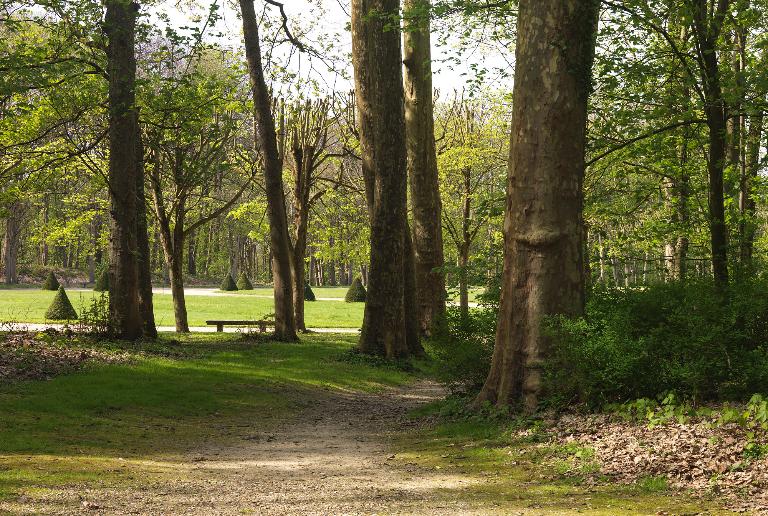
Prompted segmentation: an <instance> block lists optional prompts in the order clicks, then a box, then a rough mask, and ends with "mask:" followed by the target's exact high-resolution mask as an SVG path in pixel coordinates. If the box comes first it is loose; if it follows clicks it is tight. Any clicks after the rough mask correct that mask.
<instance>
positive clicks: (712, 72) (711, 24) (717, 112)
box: [690, 0, 730, 289]
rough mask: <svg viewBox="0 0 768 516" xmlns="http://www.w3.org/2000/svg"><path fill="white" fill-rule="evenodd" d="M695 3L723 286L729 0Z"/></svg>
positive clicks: (718, 275)
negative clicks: (723, 59) (722, 58)
mask: <svg viewBox="0 0 768 516" xmlns="http://www.w3.org/2000/svg"><path fill="white" fill-rule="evenodd" d="M690 2H691V4H692V15H693V16H692V22H693V34H694V37H695V39H696V48H697V51H698V59H699V64H700V69H701V82H702V84H703V91H704V98H705V105H704V113H705V116H706V119H707V127H708V129H709V142H708V146H709V159H708V162H707V173H708V176H709V230H710V242H711V246H712V273H713V275H714V278H715V284H716V285H717V286H718V288H720V289H723V288H725V287H726V286H727V285H728V228H727V227H726V223H725V201H724V190H723V188H724V169H725V166H726V159H727V155H726V154H727V144H728V133H727V127H726V125H727V124H726V119H727V116H726V105H725V100H724V98H723V91H722V85H721V78H720V65H719V57H718V49H717V41H718V38H719V37H720V32H721V30H722V23H723V20H724V18H725V16H726V14H727V9H728V7H729V3H730V2H728V1H727V0H726V1H723V2H720V3H719V4H718V6H717V8H716V9H715V10H710V9H709V6H708V2H707V1H706V0H690Z"/></svg>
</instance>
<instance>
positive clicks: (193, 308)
mask: <svg viewBox="0 0 768 516" xmlns="http://www.w3.org/2000/svg"><path fill="white" fill-rule="evenodd" d="M250 292H256V291H250ZM68 293H69V299H70V301H72V304H73V305H74V307H75V310H77V311H78V313H80V311H81V309H82V307H83V305H84V304H86V303H88V302H90V300H91V299H92V298H93V296H94V295H98V293H94V292H92V291H82V290H79V291H78V290H70V291H68ZM55 294H56V293H55V292H48V291H44V290H37V289H36V290H32V289H24V290H22V289H9V290H4V291H2V292H0V321H20V322H29V323H42V322H45V311H46V309H47V308H48V306H49V305H50V304H51V301H52V300H53V296H54V295H55ZM318 297H325V296H318ZM328 297H330V296H328ZM153 300H154V305H155V320H156V322H157V324H158V326H173V325H174V317H173V300H172V298H171V295H170V294H155V295H154V296H153ZM186 302H187V314H188V315H189V324H190V326H205V321H207V320H212V319H238V320H240V319H258V318H261V317H264V316H265V315H268V314H271V313H273V312H274V303H273V301H272V297H271V290H270V291H269V295H266V296H264V297H258V296H256V295H250V293H248V294H243V295H227V296H199V295H187V296H186ZM363 308H364V306H363V304H355V303H343V302H340V301H315V302H311V303H309V302H308V303H306V304H305V309H304V310H305V317H306V324H307V326H309V327H315V328H359V327H360V326H361V325H362V322H363Z"/></svg>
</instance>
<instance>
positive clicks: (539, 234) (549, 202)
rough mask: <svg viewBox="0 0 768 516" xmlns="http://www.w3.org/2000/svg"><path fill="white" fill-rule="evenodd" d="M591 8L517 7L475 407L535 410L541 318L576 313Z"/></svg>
mask: <svg viewBox="0 0 768 516" xmlns="http://www.w3.org/2000/svg"><path fill="white" fill-rule="evenodd" d="M599 5H600V2H599V0H521V1H520V5H519V14H518V22H517V23H518V25H517V46H516V60H515V86H514V96H513V99H514V100H513V103H514V106H513V112H512V130H511V144H510V157H509V171H508V174H509V182H508V184H507V207H506V212H505V221H504V273H503V278H504V279H503V284H502V293H501V306H500V308H499V321H498V327H497V330H496V344H495V347H494V353H493V360H492V364H491V370H490V372H489V374H488V378H487V379H486V381H485V385H484V386H483V389H482V391H481V392H480V394H479V396H478V400H477V401H478V402H483V401H490V402H492V403H495V404H498V405H515V406H521V407H522V408H523V409H524V410H526V411H533V410H535V409H536V407H537V405H538V400H539V394H540V392H541V388H542V384H541V367H542V360H543V359H544V358H545V357H546V355H547V348H548V342H547V338H546V336H545V335H544V333H543V331H542V322H543V319H544V317H545V316H548V315H556V314H565V315H577V314H579V313H581V312H582V311H583V308H584V276H583V273H584V267H583V261H584V258H583V254H584V245H583V238H584V231H583V222H582V205H583V196H584V194H583V182H584V168H585V167H584V148H585V133H586V123H587V100H588V96H589V92H590V88H591V77H592V75H591V69H592V62H593V60H594V50H595V33H596V29H597V16H598V11H599Z"/></svg>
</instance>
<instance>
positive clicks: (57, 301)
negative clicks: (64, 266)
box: [45, 286, 77, 321]
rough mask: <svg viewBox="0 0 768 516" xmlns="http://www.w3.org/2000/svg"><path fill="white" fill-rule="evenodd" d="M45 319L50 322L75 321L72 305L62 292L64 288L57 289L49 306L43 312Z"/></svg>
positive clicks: (75, 316) (75, 314) (75, 313)
mask: <svg viewBox="0 0 768 516" xmlns="http://www.w3.org/2000/svg"><path fill="white" fill-rule="evenodd" d="M45 318H46V319H50V320H52V321H71V320H74V319H77V312H75V308H74V307H73V306H72V303H70V302H69V298H68V297H67V293H66V292H64V287H61V286H60V287H59V289H58V291H57V292H56V296H55V297H54V298H53V302H52V303H51V306H49V307H48V311H47V312H45Z"/></svg>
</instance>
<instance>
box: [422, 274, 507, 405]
mask: <svg viewBox="0 0 768 516" xmlns="http://www.w3.org/2000/svg"><path fill="white" fill-rule="evenodd" d="M477 300H478V302H479V304H480V306H479V307H478V308H475V309H472V310H470V312H469V313H468V314H462V313H461V310H460V309H459V308H457V307H449V308H448V310H447V312H446V317H445V326H444V331H442V332H441V333H440V334H438V335H436V336H434V337H433V338H432V339H431V340H430V341H429V343H428V347H429V349H430V352H431V354H432V355H434V357H435V359H436V360H437V362H438V364H439V365H438V367H436V374H437V376H438V378H440V379H441V380H442V381H443V382H445V383H446V384H448V385H449V387H450V388H451V389H452V390H453V391H455V392H473V391H476V390H479V389H480V387H482V385H483V382H485V378H486V377H487V376H488V370H489V369H490V364H491V356H492V355H493V346H494V343H495V340H496V319H497V314H498V311H499V305H498V300H499V289H498V282H497V281H494V282H493V283H492V284H489V285H488V286H487V287H486V289H485V293H483V294H480V295H478V297H477Z"/></svg>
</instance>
